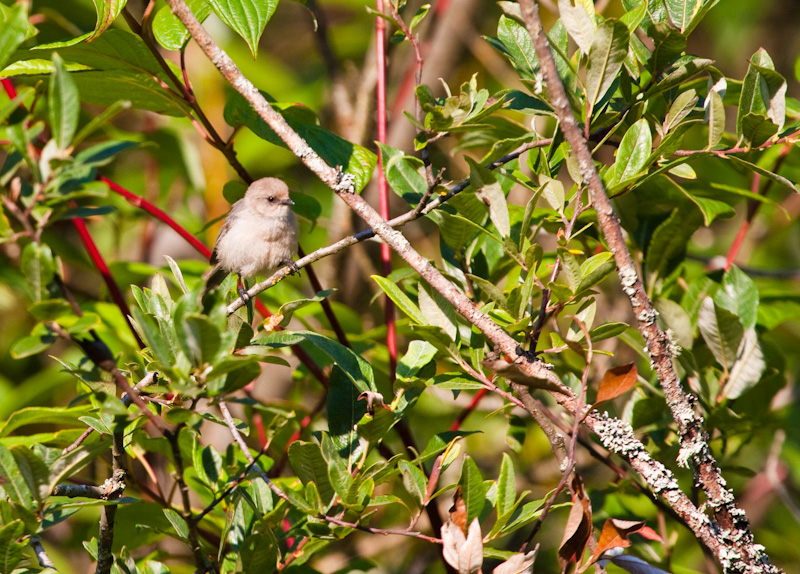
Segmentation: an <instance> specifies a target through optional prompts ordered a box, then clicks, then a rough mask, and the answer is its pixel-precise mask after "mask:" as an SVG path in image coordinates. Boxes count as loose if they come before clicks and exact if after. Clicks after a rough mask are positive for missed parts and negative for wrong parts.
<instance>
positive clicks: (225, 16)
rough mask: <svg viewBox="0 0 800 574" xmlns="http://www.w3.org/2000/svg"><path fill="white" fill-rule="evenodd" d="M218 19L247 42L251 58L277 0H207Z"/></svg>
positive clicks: (254, 56)
mask: <svg viewBox="0 0 800 574" xmlns="http://www.w3.org/2000/svg"><path fill="white" fill-rule="evenodd" d="M207 2H208V3H209V4H211V6H212V7H213V8H214V12H216V14H217V16H219V18H220V20H222V21H223V22H225V23H226V24H227V25H228V26H230V27H231V28H233V29H234V30H235V31H236V33H238V34H239V36H241V37H242V39H243V40H244V41H245V42H247V45H248V46H249V47H250V52H251V53H252V54H253V59H255V58H256V54H257V52H258V40H259V39H260V38H261V34H262V33H263V32H264V28H265V27H266V25H267V22H269V19H270V18H272V14H273V13H274V12H275V8H277V7H278V0H207Z"/></svg>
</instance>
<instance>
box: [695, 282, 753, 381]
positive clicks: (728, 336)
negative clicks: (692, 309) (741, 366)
mask: <svg viewBox="0 0 800 574" xmlns="http://www.w3.org/2000/svg"><path fill="white" fill-rule="evenodd" d="M697 325H698V326H699V327H700V333H701V334H702V335H703V339H705V341H706V343H707V344H708V348H709V349H711V352H712V353H713V354H714V357H715V358H716V359H717V361H718V362H719V363H720V364H721V365H722V366H723V367H725V368H726V369H730V368H731V367H732V366H733V364H734V362H735V361H736V357H737V356H738V350H739V344H740V343H741V341H742V337H743V335H744V329H743V327H742V322H741V321H740V320H739V318H738V317H737V316H736V315H734V314H733V313H731V312H730V311H728V310H727V309H723V308H722V307H720V306H718V305H716V304H715V303H714V301H713V300H712V299H711V298H710V297H707V298H705V299H704V300H703V304H702V305H701V306H700V314H699V315H698V321H697Z"/></svg>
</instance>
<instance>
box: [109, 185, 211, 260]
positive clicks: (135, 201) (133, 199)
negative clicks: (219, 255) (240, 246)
mask: <svg viewBox="0 0 800 574" xmlns="http://www.w3.org/2000/svg"><path fill="white" fill-rule="evenodd" d="M99 179H100V181H102V182H103V183H105V184H106V185H107V186H108V187H109V188H111V191H113V192H114V193H118V194H119V195H121V196H122V197H124V198H125V199H126V200H128V203H130V204H131V205H133V206H134V207H141V208H142V209H144V210H145V211H146V212H147V213H149V214H150V215H152V216H154V217H155V218H156V219H158V220H159V221H162V222H164V223H166V224H167V225H168V226H169V227H170V228H172V229H173V230H174V231H175V232H176V233H177V234H178V235H180V236H181V237H183V238H184V239H185V240H186V241H187V242H188V243H189V245H191V246H192V247H194V248H195V249H196V250H197V251H198V252H199V253H200V254H201V255H202V256H203V257H205V258H206V259H208V258H209V257H211V250H210V249H209V248H208V247H206V246H205V245H204V244H203V242H202V241H200V240H199V239H197V238H196V237H195V236H194V235H192V234H191V233H189V232H188V231H186V229H184V228H183V227H181V225H179V224H178V222H177V221H175V220H174V219H172V218H171V217H170V216H169V215H167V214H166V213H164V212H163V211H161V210H160V209H159V208H158V207H156V206H155V205H153V204H152V203H150V202H149V201H147V200H146V199H145V198H143V197H141V196H138V195H136V194H135V193H133V192H130V191H128V190H127V189H125V188H124V187H122V186H121V185H119V184H117V183H114V182H113V181H111V180H110V179H108V178H106V177H103V176H100V178H99Z"/></svg>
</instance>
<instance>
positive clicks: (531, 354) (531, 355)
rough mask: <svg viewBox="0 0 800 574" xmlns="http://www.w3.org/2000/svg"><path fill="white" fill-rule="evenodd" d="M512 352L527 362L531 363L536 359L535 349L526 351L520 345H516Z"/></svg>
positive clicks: (537, 358)
mask: <svg viewBox="0 0 800 574" xmlns="http://www.w3.org/2000/svg"><path fill="white" fill-rule="evenodd" d="M514 352H515V353H516V354H517V356H518V357H522V358H523V359H525V360H526V361H528V362H529V363H533V362H534V361H538V360H539V357H538V353H537V352H536V351H526V350H525V349H523V348H522V347H521V346H520V345H517V348H516V349H514Z"/></svg>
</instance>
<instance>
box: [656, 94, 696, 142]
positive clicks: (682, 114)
mask: <svg viewBox="0 0 800 574" xmlns="http://www.w3.org/2000/svg"><path fill="white" fill-rule="evenodd" d="M697 100H698V97H697V92H696V91H694V90H686V91H685V92H681V93H680V95H679V96H678V97H677V98H675V101H674V102H672V105H671V106H670V108H669V111H668V112H667V120H666V122H665V124H664V131H665V132H669V131H671V130H673V129H674V128H676V127H677V126H678V125H680V123H681V122H682V121H683V120H684V118H686V116H688V115H689V114H690V113H692V110H694V107H695V106H696V105H697Z"/></svg>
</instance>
